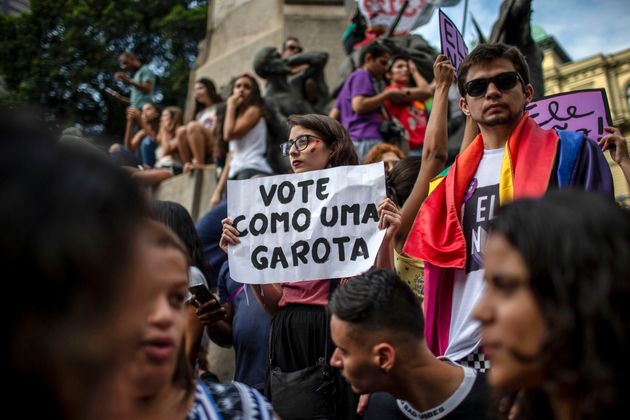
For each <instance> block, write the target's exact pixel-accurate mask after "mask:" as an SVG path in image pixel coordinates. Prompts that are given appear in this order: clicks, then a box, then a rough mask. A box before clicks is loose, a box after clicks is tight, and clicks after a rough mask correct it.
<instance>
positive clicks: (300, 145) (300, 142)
mask: <svg viewBox="0 0 630 420" xmlns="http://www.w3.org/2000/svg"><path fill="white" fill-rule="evenodd" d="M311 138H314V139H317V140H320V139H319V138H318V137H315V136H311V135H310V134H302V135H301V136H297V137H296V139H295V140H289V141H288V142H286V143H282V144H281V145H280V151H281V152H282V155H283V156H289V150H291V146H295V150H297V151H298V152H301V151H302V150H304V149H306V148H307V147H308V144H309V143H310V141H311Z"/></svg>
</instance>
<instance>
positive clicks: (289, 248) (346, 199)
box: [228, 162, 385, 284]
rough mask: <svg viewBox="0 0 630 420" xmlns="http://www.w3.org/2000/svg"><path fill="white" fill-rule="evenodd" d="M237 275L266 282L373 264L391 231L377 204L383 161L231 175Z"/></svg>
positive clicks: (232, 255) (352, 271)
mask: <svg viewBox="0 0 630 420" xmlns="http://www.w3.org/2000/svg"><path fill="white" fill-rule="evenodd" d="M228 197H229V199H228V216H229V217H230V218H231V219H232V220H233V222H234V224H233V225H234V227H236V228H237V229H238V230H239V232H240V233H241V236H240V237H239V240H240V244H238V245H234V246H229V248H228V261H229V264H230V276H231V277H232V278H233V279H234V280H236V281H237V282H239V283H249V284H267V283H284V282H294V281H304V280H319V279H331V278H340V277H350V276H354V275H357V274H361V273H363V272H365V271H367V270H368V269H369V268H370V267H371V266H372V265H373V264H374V261H375V258H376V254H377V252H378V249H379V247H380V245H381V242H382V241H383V237H384V236H385V231H384V230H379V229H378V211H377V207H378V204H379V203H380V202H381V201H382V200H383V199H384V198H385V172H384V168H383V163H382V162H379V163H374V164H371V165H357V166H341V167H337V168H331V169H325V170H321V171H310V172H305V173H301V174H290V175H278V176H271V177H265V178H256V179H249V180H244V181H228Z"/></svg>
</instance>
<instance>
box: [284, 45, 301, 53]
mask: <svg viewBox="0 0 630 420" xmlns="http://www.w3.org/2000/svg"><path fill="white" fill-rule="evenodd" d="M286 49H287V50H291V51H295V52H297V53H301V52H302V47H300V46H299V45H287V48H286Z"/></svg>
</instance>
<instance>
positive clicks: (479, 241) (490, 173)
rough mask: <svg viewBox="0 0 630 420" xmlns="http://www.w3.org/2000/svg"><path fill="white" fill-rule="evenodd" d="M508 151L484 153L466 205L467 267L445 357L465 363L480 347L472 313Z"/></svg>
mask: <svg viewBox="0 0 630 420" xmlns="http://www.w3.org/2000/svg"><path fill="white" fill-rule="evenodd" d="M504 153H505V148H504V147H502V148H500V149H492V150H484V152H483V157H482V158H481V161H480V162H479V166H478V167H477V172H475V176H474V177H473V179H472V180H471V182H470V185H469V187H468V189H467V191H466V194H465V196H464V202H463V204H462V228H463V232H464V237H465V238H466V252H467V258H466V268H465V269H464V270H456V271H455V275H454V282H453V299H452V303H451V305H452V306H451V325H450V330H449V343H448V347H447V348H446V351H445V353H444V356H446V357H448V358H449V359H451V360H461V359H462V358H464V357H466V356H468V355H469V354H471V353H472V352H474V351H475V350H476V349H477V347H479V341H480V325H479V322H478V321H475V320H474V319H472V317H471V315H472V310H473V308H474V307H475V305H476V304H477V302H478V301H479V299H480V297H481V294H482V293H483V291H484V281H483V273H484V271H483V249H484V246H485V243H486V237H487V232H488V224H489V222H490V220H492V219H494V216H495V214H496V211H497V210H498V208H499V179H500V176H501V163H502V162H503V154H504Z"/></svg>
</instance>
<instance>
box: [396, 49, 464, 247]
mask: <svg viewBox="0 0 630 420" xmlns="http://www.w3.org/2000/svg"><path fill="white" fill-rule="evenodd" d="M433 73H434V75H435V94H434V96H433V108H432V110H431V116H430V117H429V122H428V124H427V130H426V134H425V136H424V145H423V147H422V165H421V166H420V172H419V173H418V178H417V179H416V182H415V184H414V186H413V189H412V190H411V194H410V195H409V198H407V201H405V204H404V205H403V208H402V211H401V214H402V215H401V222H400V229H399V230H398V232H397V233H396V237H395V239H394V249H396V251H398V252H400V250H401V249H402V247H403V245H404V244H405V241H406V240H407V235H408V234H409V231H410V230H411V226H413V222H414V220H415V218H416V215H417V214H418V210H420V206H421V205H422V203H423V202H424V199H425V198H426V197H427V195H428V193H429V182H430V181H431V179H432V178H434V177H435V176H436V175H437V174H439V173H440V171H441V170H442V169H444V165H445V164H446V160H447V159H448V130H447V120H448V90H449V88H450V86H451V83H452V82H453V78H454V77H455V68H454V67H453V66H452V65H451V64H450V62H449V61H448V58H446V56H444V55H442V54H440V55H438V57H437V58H436V60H435V63H434V64H433Z"/></svg>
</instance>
